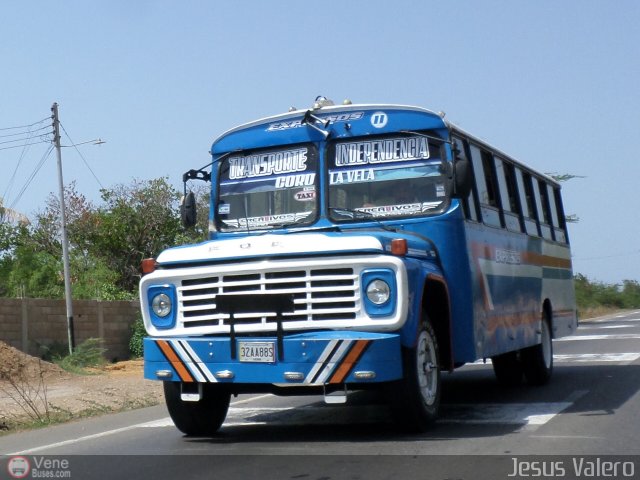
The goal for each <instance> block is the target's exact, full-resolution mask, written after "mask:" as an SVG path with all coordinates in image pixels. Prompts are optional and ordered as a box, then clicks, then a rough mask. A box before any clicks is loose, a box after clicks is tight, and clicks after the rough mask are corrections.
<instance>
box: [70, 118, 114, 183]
mask: <svg viewBox="0 0 640 480" xmlns="http://www.w3.org/2000/svg"><path fill="white" fill-rule="evenodd" d="M60 126H61V127H62V131H63V132H64V134H65V135H66V136H67V138H68V139H69V141H70V142H71V146H73V148H75V149H76V152H78V155H80V158H81V159H82V161H83V162H84V164H85V165H86V167H87V168H88V169H89V171H90V172H91V175H93V178H95V179H96V182H98V185H100V188H101V189H103V190H104V187H103V186H102V182H100V180H99V179H98V177H97V176H96V174H95V173H94V172H93V170H92V168H91V167H90V166H89V163H88V162H87V160H86V159H85V158H84V156H83V155H82V153H80V150H79V149H78V146H77V145H76V143H75V142H74V141H73V140H72V139H71V137H70V136H69V134H68V133H67V129H66V128H64V125H63V124H62V122H60Z"/></svg>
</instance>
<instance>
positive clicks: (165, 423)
mask: <svg viewBox="0 0 640 480" xmlns="http://www.w3.org/2000/svg"><path fill="white" fill-rule="evenodd" d="M269 396H270V395H258V396H256V397H250V398H246V399H243V400H238V401H237V402H234V403H233V404H232V406H231V407H230V410H233V405H239V404H245V403H249V402H253V401H256V400H260V399H263V398H265V397H269ZM169 426H171V427H173V426H174V425H173V421H172V420H171V418H169V417H166V418H161V419H158V420H152V421H150V422H144V423H137V424H135V425H129V426H126V427H122V428H116V429H114V430H107V431H104V432H99V433H94V434H93V435H85V436H83V437H76V438H70V439H69V440H64V441H62V442H56V443H50V444H48V445H41V446H39V447H33V448H28V449H25V450H21V451H19V452H13V453H6V454H5V455H27V454H32V453H36V452H41V451H43V450H49V449H51V448H58V447H64V446H67V445H73V444H76V443H81V442H86V441H87V440H94V439H96V438H102V437H107V436H109V435H115V434H117V433H122V432H128V431H130V430H135V429H136V428H158V427H169Z"/></svg>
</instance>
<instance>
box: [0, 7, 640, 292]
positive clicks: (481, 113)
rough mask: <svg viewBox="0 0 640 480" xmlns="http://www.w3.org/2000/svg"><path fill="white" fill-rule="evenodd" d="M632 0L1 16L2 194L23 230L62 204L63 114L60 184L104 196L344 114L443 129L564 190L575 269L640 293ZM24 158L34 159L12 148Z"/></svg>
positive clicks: (63, 10)
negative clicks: (321, 112)
mask: <svg viewBox="0 0 640 480" xmlns="http://www.w3.org/2000/svg"><path fill="white" fill-rule="evenodd" d="M639 24H640V2H638V1H637V0H615V1H612V0H599V1H596V0H536V1H535V2H514V1H512V0H448V1H442V0H440V1H434V0H421V1H410V0H394V1H393V2H390V1H388V0H367V1H350V2H347V1H345V0H338V1H335V0H325V1H323V2H308V1H300V0H294V1H290V0H286V1H285V0H283V1H276V0H272V1H270V2H268V1H258V0H255V1H247V0H236V1H222V0H219V1H214V0H208V1H180V2H178V1H175V0H173V1H169V0H158V1H151V0H136V1H131V0H94V1H87V0H82V1H80V0H67V1H64V2H51V1H39V0H33V1H22V2H2V6H0V197H1V198H2V199H3V204H4V206H6V207H12V208H13V209H15V210H18V211H20V212H22V213H24V214H26V215H27V216H29V217H33V215H34V214H35V213H36V212H38V211H42V210H44V208H45V205H46V200H47V198H48V197H49V196H50V195H52V194H53V195H57V192H58V180H57V167H56V155H55V152H51V153H49V154H48V155H47V151H48V148H49V147H50V146H51V144H50V138H51V137H50V136H46V135H45V136H44V137H42V138H41V137H38V136H37V135H38V134H40V133H46V132H47V131H48V129H46V128H44V129H43V130H40V131H38V132H36V133H34V135H35V136H33V137H31V138H32V139H33V140H32V141H33V142H39V141H40V140H42V141H43V143H36V144H35V145H30V146H28V147H27V148H4V147H9V146H16V143H3V142H9V141H10V140H14V139H22V138H24V137H20V136H9V135H11V134H14V133H19V132H24V131H26V130H25V129H22V130H20V129H12V127H22V126H26V125H32V124H34V123H36V122H39V121H41V120H45V119H46V121H45V122H44V123H38V124H37V125H35V126H33V127H31V128H32V129H36V128H41V127H46V125H47V124H49V123H50V119H49V117H50V115H51V111H50V109H51V106H52V104H53V103H54V102H57V103H58V104H59V113H60V121H61V124H62V126H63V127H64V130H65V132H66V134H65V132H63V135H62V143H63V145H72V144H74V143H75V144H80V143H84V142H90V141H91V140H94V139H97V138H100V139H103V140H104V141H105V142H106V143H103V144H101V145H93V144H92V143H84V144H83V145H80V146H78V147H77V149H76V148H71V147H68V148H63V149H62V164H63V172H64V183H65V185H67V184H70V183H71V182H73V183H74V184H75V187H76V190H77V191H78V192H79V193H81V194H83V195H85V196H86V197H87V198H88V199H89V200H91V201H93V202H94V203H95V204H100V189H101V188H103V187H104V188H112V187H114V186H116V185H130V184H131V182H132V181H134V180H147V179H153V178H158V177H166V178H168V179H169V182H170V183H171V184H173V185H175V186H176V188H180V189H181V188H182V186H181V178H182V173H183V172H185V171H186V170H188V169H191V168H195V167H202V166H203V165H206V164H207V163H208V162H209V154H208V151H209V149H210V147H211V143H212V141H213V140H214V139H215V138H216V137H217V136H218V135H220V134H221V133H223V132H224V131H226V130H228V129H230V128H232V127H234V126H236V125H239V124H242V123H247V122H249V121H252V120H254V119H258V118H263V117H267V116H270V115H275V114H279V113H284V112H286V111H287V110H288V108H289V107H290V106H296V107H298V108H305V107H309V106H311V104H312V102H313V100H314V99H315V98H316V96H318V95H324V96H326V97H328V98H331V99H333V100H334V101H335V102H336V103H339V102H342V100H344V99H346V98H348V99H350V100H352V101H353V102H354V103H369V104H370V103H392V104H406V105H416V106H420V107H425V108H428V109H431V110H434V111H444V112H445V113H446V118H447V119H448V120H449V121H451V122H453V123H455V124H457V125H459V126H461V127H462V128H464V129H465V130H467V131H468V132H470V133H472V134H474V135H475V136H477V137H479V138H482V139H483V140H486V141H488V142H490V143H491V144H493V145H495V146H497V147H499V148H500V149H501V150H503V151H504V152H506V153H508V154H510V155H511V156H512V157H514V158H517V159H518V160H520V161H522V162H524V163H526V164H528V165H530V166H532V167H533V168H535V169H537V170H539V171H542V172H546V173H558V174H564V173H568V174H572V175H576V176H579V177H580V178H574V179H572V180H570V181H568V182H566V183H565V184H564V186H563V197H564V204H565V210H566V213H568V214H574V215H576V216H577V217H579V222H578V223H575V224H572V225H570V230H569V233H570V240H571V244H572V255H573V265H574V271H575V272H576V273H580V274H582V275H585V276H587V277H588V278H589V279H591V280H593V281H599V282H605V283H621V282H622V281H623V280H625V279H628V280H636V281H640V241H639V240H638V239H639V238H640V222H639V221H638V220H639V217H640V215H639V213H638V207H640V200H639V190H640V188H639V187H638V186H637V185H638V180H637V178H638V176H639V174H640V168H639V167H638V164H637V159H638V154H637V153H636V150H637V147H636V142H637V140H638V132H639V130H640V113H639V112H640V28H638V25H639ZM18 145H21V144H19V143H18Z"/></svg>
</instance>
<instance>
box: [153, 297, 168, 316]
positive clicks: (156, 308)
mask: <svg viewBox="0 0 640 480" xmlns="http://www.w3.org/2000/svg"><path fill="white" fill-rule="evenodd" d="M171 307H172V305H171V299H170V298H169V295H167V294H165V293H161V294H159V295H156V296H155V297H153V300H152V301H151V308H152V309H153V313H155V314H156V315H157V316H159V317H161V318H164V317H166V316H167V315H169V314H170V313H171Z"/></svg>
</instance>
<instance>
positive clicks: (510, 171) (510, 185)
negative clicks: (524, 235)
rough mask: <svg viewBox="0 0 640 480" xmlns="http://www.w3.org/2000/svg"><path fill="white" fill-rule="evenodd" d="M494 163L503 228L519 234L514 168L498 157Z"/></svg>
mask: <svg viewBox="0 0 640 480" xmlns="http://www.w3.org/2000/svg"><path fill="white" fill-rule="evenodd" d="M495 162H496V176H497V177H498V185H499V186H500V198H502V208H503V214H504V222H505V226H506V227H507V228H508V229H509V230H511V231H513V232H520V231H522V226H521V224H520V203H519V201H518V195H517V193H518V192H517V187H516V179H515V173H514V167H513V165H512V164H511V163H509V162H508V161H506V160H503V159H501V158H498V157H496V158H495Z"/></svg>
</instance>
